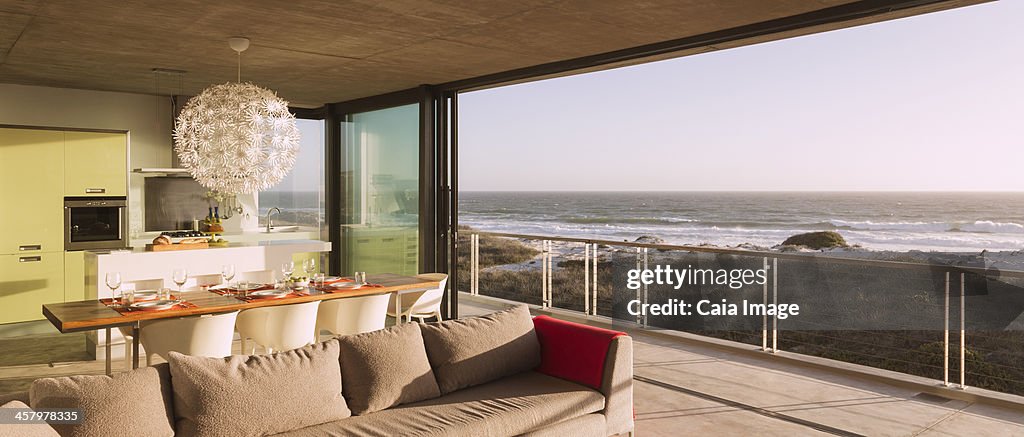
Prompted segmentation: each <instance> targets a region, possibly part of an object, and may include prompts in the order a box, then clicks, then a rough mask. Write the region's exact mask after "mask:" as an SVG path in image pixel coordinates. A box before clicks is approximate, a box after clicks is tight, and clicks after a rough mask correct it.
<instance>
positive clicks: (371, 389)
mask: <svg viewBox="0 0 1024 437" xmlns="http://www.w3.org/2000/svg"><path fill="white" fill-rule="evenodd" d="M338 341H339V343H341V380H342V382H343V384H342V392H343V393H344V394H345V400H346V401H348V406H349V408H351V409H352V413H353V414H357V415H358V414H366V413H372V412H374V411H379V410H383V409H385V408H390V407H393V406H395V405H400V404H405V403H409V402H416V401H422V400H424V399H431V398H436V397H438V396H440V395H441V393H440V391H439V390H438V388H437V381H436V380H435V379H434V373H433V372H432V371H431V370H430V362H429V361H428V360H427V352H426V350H424V349H423V336H422V335H421V333H420V326H419V324H418V323H403V324H400V325H397V326H392V327H390V328H387V329H381V330H378V331H372V332H366V333H362V334H356V335H344V336H341V337H338Z"/></svg>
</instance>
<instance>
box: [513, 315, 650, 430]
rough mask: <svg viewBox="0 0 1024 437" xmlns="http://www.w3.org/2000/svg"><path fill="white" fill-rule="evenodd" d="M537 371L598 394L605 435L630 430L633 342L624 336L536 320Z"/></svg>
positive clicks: (563, 322) (563, 321)
mask: <svg viewBox="0 0 1024 437" xmlns="http://www.w3.org/2000/svg"><path fill="white" fill-rule="evenodd" d="M533 324H534V328H535V330H536V331H537V339H538V341H539V342H540V348H541V364H540V366H539V367H538V368H537V371H539V372H541V373H545V374H548V375H551V376H555V377H558V378H562V379H567V380H570V381H573V382H577V383H580V384H583V385H586V386H589V387H592V388H594V389H596V390H598V391H600V392H601V394H603V395H604V396H605V409H604V415H605V419H606V423H607V427H608V434H609V435H610V434H618V433H624V432H629V431H632V429H633V342H632V340H631V339H630V337H629V336H628V335H626V333H624V332H619V331H612V330H608V329H604V328H598V327H595V326H589V325H583V324H579V323H573V322H568V321H565V320H559V319H554V318H551V317H548V316H537V317H535V318H534V319H533Z"/></svg>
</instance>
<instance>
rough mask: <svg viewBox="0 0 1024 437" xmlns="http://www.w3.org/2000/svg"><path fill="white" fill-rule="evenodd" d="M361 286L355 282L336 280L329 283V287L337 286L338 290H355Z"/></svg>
mask: <svg viewBox="0 0 1024 437" xmlns="http://www.w3.org/2000/svg"><path fill="white" fill-rule="evenodd" d="M360 287H362V285H359V284H356V283H355V282H338V283H334V284H331V288H337V289H339V290H355V289H357V288H360Z"/></svg>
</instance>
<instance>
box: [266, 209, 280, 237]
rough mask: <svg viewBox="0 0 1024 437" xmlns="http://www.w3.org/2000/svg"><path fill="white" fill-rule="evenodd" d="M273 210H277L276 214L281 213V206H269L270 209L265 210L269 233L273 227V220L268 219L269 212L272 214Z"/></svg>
mask: <svg viewBox="0 0 1024 437" xmlns="http://www.w3.org/2000/svg"><path fill="white" fill-rule="evenodd" d="M275 210H276V211H277V213H278V214H280V213H281V208H278V207H276V206H275V207H273V208H270V210H269V211H267V233H268V234H269V233H270V229H272V228H273V227H274V221H273V220H271V219H270V214H273V213H274V211H275Z"/></svg>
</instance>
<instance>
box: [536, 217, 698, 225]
mask: <svg viewBox="0 0 1024 437" xmlns="http://www.w3.org/2000/svg"><path fill="white" fill-rule="evenodd" d="M552 220H555V221H562V222H565V223H574V224H580V225H595V224H596V225H599V224H609V225H614V224H643V225H674V224H679V223H692V222H693V221H694V220H691V219H684V218H673V217H571V218H565V219H559V218H553V219H552Z"/></svg>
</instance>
